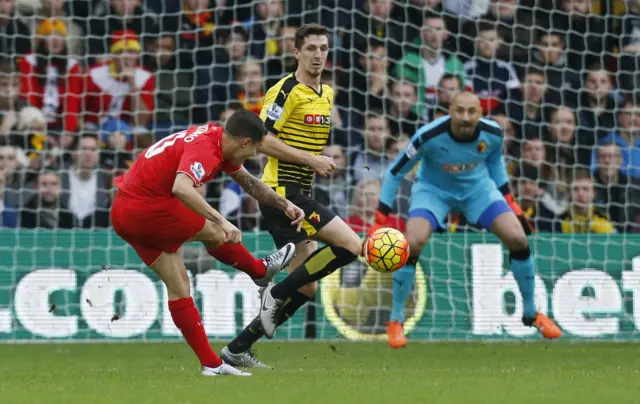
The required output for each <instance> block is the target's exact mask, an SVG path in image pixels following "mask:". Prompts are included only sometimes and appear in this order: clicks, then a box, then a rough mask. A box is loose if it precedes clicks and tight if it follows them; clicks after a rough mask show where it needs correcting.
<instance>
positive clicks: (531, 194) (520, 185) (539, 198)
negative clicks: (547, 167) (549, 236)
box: [516, 165, 564, 233]
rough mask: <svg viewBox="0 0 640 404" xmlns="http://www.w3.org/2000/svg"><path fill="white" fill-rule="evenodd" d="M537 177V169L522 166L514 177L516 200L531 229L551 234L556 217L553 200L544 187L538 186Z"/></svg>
mask: <svg viewBox="0 0 640 404" xmlns="http://www.w3.org/2000/svg"><path fill="white" fill-rule="evenodd" d="M538 176H539V170H538V167H535V166H531V165H524V166H523V167H522V169H521V170H520V171H519V172H518V175H517V177H516V178H517V187H516V190H517V193H516V198H517V200H518V204H519V205H520V207H521V208H522V211H523V212H524V214H525V216H526V217H527V220H528V222H529V226H530V227H531V229H533V230H534V231H537V232H543V233H547V232H552V231H553V220H554V218H555V216H556V215H557V214H556V213H555V207H556V206H555V200H554V198H553V196H552V195H551V194H549V192H548V191H547V190H546V188H545V187H540V186H538ZM563 212H564V211H563ZM563 212H561V213H563Z"/></svg>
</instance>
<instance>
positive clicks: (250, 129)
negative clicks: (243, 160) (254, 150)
mask: <svg viewBox="0 0 640 404" xmlns="http://www.w3.org/2000/svg"><path fill="white" fill-rule="evenodd" d="M224 131H225V132H227V133H228V134H229V135H230V136H232V137H234V138H236V139H244V138H249V139H251V140H252V141H253V142H261V141H262V139H264V137H265V136H266V135H267V127H266V126H265V125H264V122H262V119H260V117H259V116H258V115H256V114H254V113H253V112H251V111H249V110H246V109H244V108H242V109H239V110H237V111H236V112H234V113H233V115H231V116H230V117H229V119H227V122H226V124H225V125H224Z"/></svg>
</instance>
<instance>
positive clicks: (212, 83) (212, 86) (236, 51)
mask: <svg viewBox="0 0 640 404" xmlns="http://www.w3.org/2000/svg"><path fill="white" fill-rule="evenodd" d="M219 37H220V41H221V42H222V43H223V44H224V46H222V47H216V54H215V60H216V63H215V64H213V65H212V66H202V67H201V68H199V69H197V70H196V72H195V100H196V102H197V103H198V104H199V106H200V107H203V108H200V110H199V111H198V112H197V114H196V121H197V122H207V121H212V120H214V119H216V118H217V117H219V116H220V114H221V113H222V112H223V111H224V108H225V104H226V103H227V101H229V100H233V99H234V96H235V94H237V92H238V90H237V85H236V83H237V81H238V68H239V67H240V66H241V65H242V63H244V61H245V60H246V59H247V49H248V46H249V44H248V42H247V41H248V35H247V32H246V31H245V30H244V28H242V27H241V26H240V25H234V26H233V27H232V28H231V29H228V30H221V31H220V36H219Z"/></svg>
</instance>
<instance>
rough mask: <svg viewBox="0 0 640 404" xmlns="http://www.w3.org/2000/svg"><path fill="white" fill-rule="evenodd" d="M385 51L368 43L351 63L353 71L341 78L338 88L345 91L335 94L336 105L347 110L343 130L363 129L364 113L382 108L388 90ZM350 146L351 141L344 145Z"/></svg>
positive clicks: (379, 44) (374, 42) (387, 60)
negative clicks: (362, 53) (365, 48)
mask: <svg viewBox="0 0 640 404" xmlns="http://www.w3.org/2000/svg"><path fill="white" fill-rule="evenodd" d="M386 52H387V51H386V50H385V47H384V43H383V42H381V41H379V40H375V39H373V40H371V41H370V42H369V43H368V44H367V51H366V52H365V53H364V55H362V56H360V58H358V60H357V61H354V63H356V64H355V65H354V66H353V67H354V68H353V69H351V71H350V72H348V73H346V74H344V75H343V76H342V77H341V78H340V80H339V83H338V86H337V87H338V88H344V89H345V91H339V92H338V93H337V94H336V95H335V103H336V104H337V105H339V106H340V107H342V108H344V109H345V110H347V111H349V113H348V114H347V116H346V118H347V119H346V122H345V126H346V127H349V128H362V127H363V126H364V119H365V111H366V110H370V109H376V110H377V109H382V108H383V106H384V99H385V97H386V96H387V91H388V72H387V70H388V67H389V59H388V58H387V53H386ZM351 145H353V142H347V144H345V145H344V146H351Z"/></svg>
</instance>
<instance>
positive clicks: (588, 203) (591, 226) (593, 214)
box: [555, 170, 615, 234]
mask: <svg viewBox="0 0 640 404" xmlns="http://www.w3.org/2000/svg"><path fill="white" fill-rule="evenodd" d="M595 197H596V192H595V189H594V183H593V178H591V174H590V173H589V172H588V171H585V170H578V171H577V172H576V174H575V179H574V180H573V182H572V184H571V206H570V208H569V210H567V213H565V214H564V216H562V217H561V218H560V221H559V222H557V223H558V225H557V226H556V229H555V230H556V231H557V232H562V233H598V234H610V233H614V232H615V228H614V226H613V223H611V222H610V221H609V218H608V217H607V214H606V212H604V211H602V210H601V209H600V208H598V207H597V206H596V205H595V202H596V200H595Z"/></svg>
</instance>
